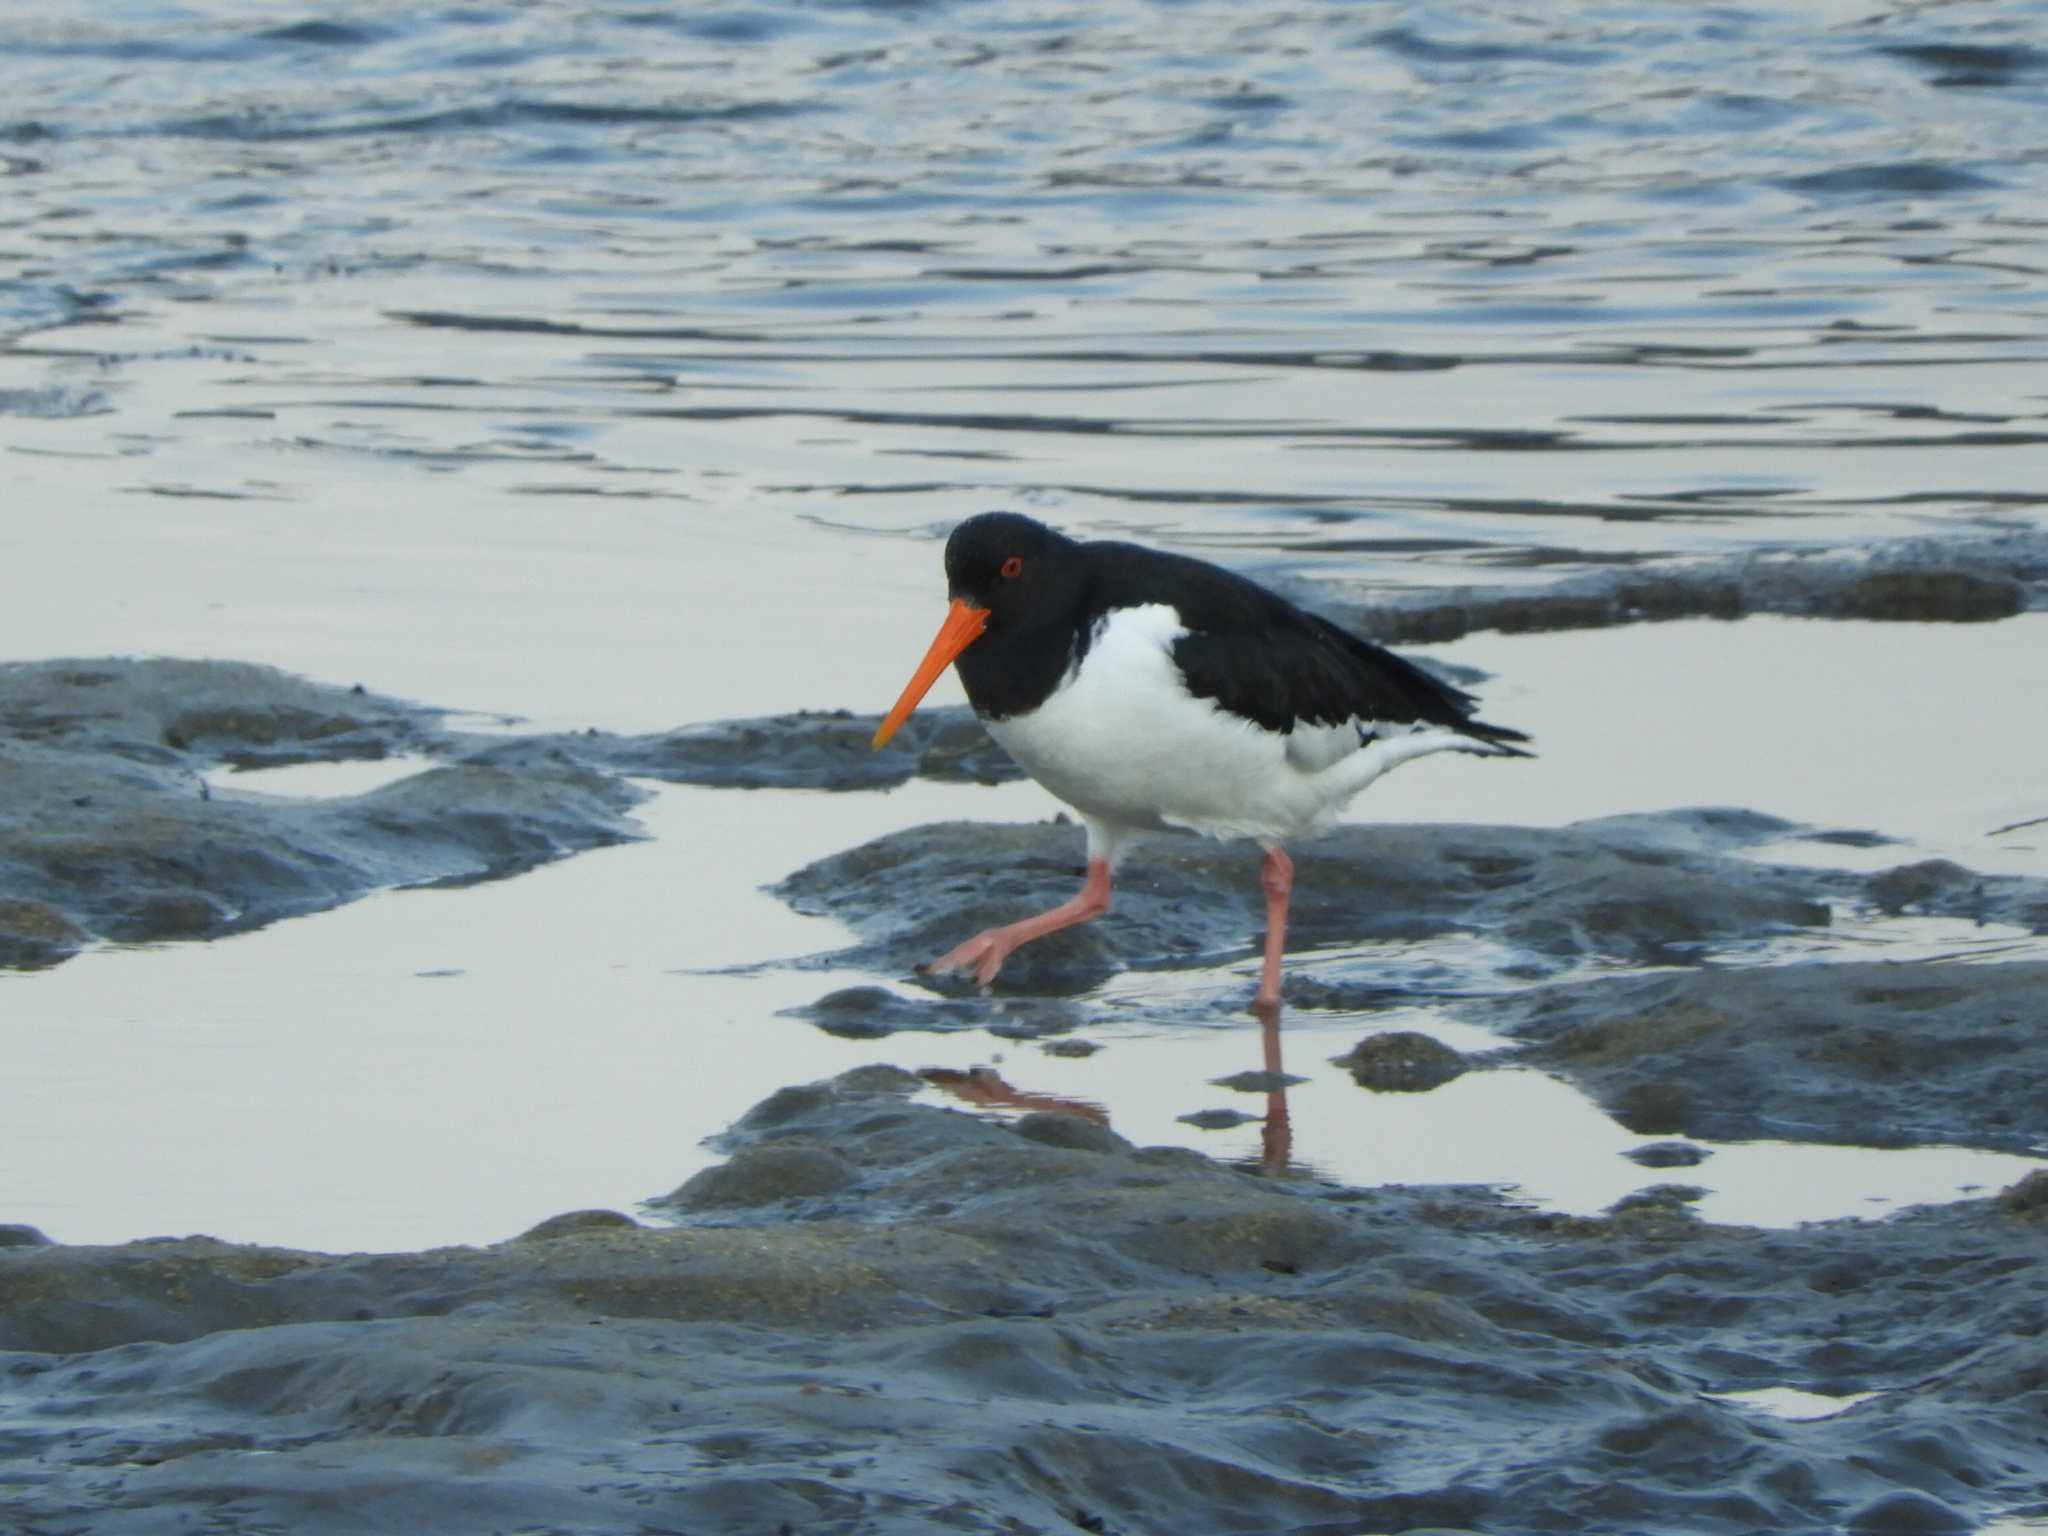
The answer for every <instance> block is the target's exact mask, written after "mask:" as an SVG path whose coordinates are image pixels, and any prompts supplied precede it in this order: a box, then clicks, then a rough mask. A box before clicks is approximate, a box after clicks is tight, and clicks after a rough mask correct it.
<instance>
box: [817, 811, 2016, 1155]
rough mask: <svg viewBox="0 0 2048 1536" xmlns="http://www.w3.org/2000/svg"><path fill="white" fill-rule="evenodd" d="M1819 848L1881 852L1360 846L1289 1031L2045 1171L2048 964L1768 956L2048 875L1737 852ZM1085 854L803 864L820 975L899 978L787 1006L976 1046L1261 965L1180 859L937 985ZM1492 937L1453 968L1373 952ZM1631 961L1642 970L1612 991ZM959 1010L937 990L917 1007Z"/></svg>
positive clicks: (1648, 826) (1387, 1075) (1328, 894)
mask: <svg viewBox="0 0 2048 1536" xmlns="http://www.w3.org/2000/svg"><path fill="white" fill-rule="evenodd" d="M1793 836H1803V837H1806V838H1809V839H1812V840H1816V841H1821V842H1826V841H1828V840H1830V839H1833V840H1836V841H1840V842H1845V843H1848V844H1851V845H1855V846H1870V845H1872V844H1873V843H1875V844H1877V845H1881V844H1882V839H1881V838H1874V837H1873V836H1872V835H1870V834H1867V833H1863V832H1857V831H1848V832H1829V831H1827V830H1825V829H1813V828H1802V827H1799V826H1796V825H1794V824H1792V823H1789V822H1785V821H1782V820H1779V819H1777V818H1775V817H1769V816H1763V815H1759V814H1757V813H1754V812H1745V811H1732V810H1691V811H1676V812H1670V813H1665V814H1658V815H1630V816H1617V817H1606V818H1600V819H1597V820H1593V821H1585V822H1579V823H1576V824H1574V825H1571V826H1566V827H1560V828H1526V827H1486V826H1427V825H1419V826H1387V827H1374V826H1353V827H1345V828H1340V829H1338V830H1337V831H1335V832H1333V833H1331V834H1328V835H1327V836H1324V837H1320V838H1315V839H1308V840H1304V841H1303V842H1301V843H1300V844H1299V845H1298V846H1297V847H1296V849H1295V853H1296V885H1295V896H1294V909H1293V914H1292V921H1291V922H1290V926H1289V934H1290V938H1289V944H1290V949H1291V950H1292V951H1293V952H1294V953H1295V954H1296V955H1297V957H1299V956H1301V955H1303V954H1305V953H1306V952H1308V951H1311V950H1313V949H1315V948H1316V947H1317V946H1321V945H1330V946H1338V947H1339V948H1340V949H1342V948H1345V947H1354V948H1355V953H1352V954H1350V955H1349V956H1345V957H1340V958H1338V959H1336V960H1335V961H1330V960H1322V961H1319V962H1318V963H1317V964H1316V965H1315V966H1314V968H1313V970H1312V971H1308V972H1307V973H1306V974H1305V973H1304V971H1305V968H1304V967H1303V966H1301V965H1298V964H1297V965H1296V966H1295V968H1294V971H1293V973H1292V974H1290V975H1289V976H1288V977H1287V978H1286V981H1285V1000H1286V1003H1287V1006H1288V1007H1289V1008H1290V1009H1291V1010H1293V1011H1295V1012H1297V1013H1300V1012H1312V1011H1317V1010H1343V1011H1346V1012H1354V1013H1359V1014H1362V1015H1366V1016H1368V1017H1369V1016H1370V1015H1371V1014H1373V1013H1375V1012H1380V1011H1383V1010H1386V1009H1389V1008H1403V1009H1408V1008H1414V1007H1416V1006H1418V1005H1422V1006H1438V1007H1443V1008H1445V1009H1446V1010H1447V1011H1448V1014H1449V1016H1450V1017H1453V1018H1456V1019H1459V1020H1461V1021H1463V1022H1467V1023H1474V1024H1479V1025H1482V1026H1484V1027H1485V1028H1487V1029H1489V1030H1492V1031H1493V1032H1495V1033H1496V1034H1498V1035H1499V1036H1500V1037H1501V1047H1500V1049H1499V1050H1497V1051H1491V1052H1485V1053H1482V1054H1480V1055H1478V1056H1476V1057H1475V1056H1468V1055H1465V1054H1462V1053H1460V1052H1456V1051H1452V1050H1450V1049H1449V1048H1448V1047H1445V1046H1443V1045H1441V1044H1440V1043H1438V1042H1436V1041H1434V1040H1432V1039H1430V1038H1429V1037H1427V1036H1426V1035H1417V1034H1415V1033H1414V1032H1412V1031H1395V1032H1389V1033H1386V1034H1382V1035H1377V1036H1372V1037H1369V1038H1368V1039H1367V1040H1365V1041H1363V1042H1361V1044H1360V1046H1359V1047H1358V1048H1357V1049H1356V1050H1355V1051H1354V1052H1353V1053H1352V1054H1351V1055H1350V1056H1348V1057H1346V1058H1342V1064H1343V1065H1344V1066H1345V1067H1346V1068H1347V1069H1349V1070H1350V1071H1351V1072H1352V1074H1353V1075H1354V1077H1355V1078H1356V1079H1357V1080H1358V1081H1359V1083H1360V1084H1361V1085H1362V1086H1365V1087H1368V1088H1371V1089H1373V1090H1374V1091H1382V1092H1385V1091H1423V1090H1426V1089H1428V1088H1431V1087H1435V1086H1437V1085H1439V1084H1441V1083H1442V1082H1446V1081H1449V1080H1450V1079H1451V1078H1453V1077H1455V1076H1457V1075H1459V1074H1460V1073H1461V1072H1463V1071H1466V1070H1468V1069H1470V1068H1472V1067H1474V1066H1485V1067H1502V1066H1533V1067H1537V1068H1540V1069H1542V1070H1544V1071H1547V1072H1550V1073H1552V1074H1554V1075H1557V1076H1560V1077H1563V1078H1566V1079H1568V1080H1569V1081H1571V1082H1573V1083H1574V1084H1576V1085H1577V1086H1579V1087H1580V1088H1581V1089H1582V1090H1583V1091H1585V1092H1586V1093H1588V1094H1589V1095H1590V1096H1591V1097H1593V1098H1594V1099H1595V1100H1596V1101H1597V1102H1598V1103H1600V1104H1601V1105H1602V1106H1603V1107H1604V1108H1606V1109H1607V1110H1608V1111H1609V1112H1610V1113H1611V1114H1613V1115H1614V1117H1615V1118H1616V1119H1617V1120H1618V1121H1619V1122H1620V1123H1622V1124H1623V1125H1625V1126H1626V1127H1627V1128H1629V1129H1630V1130H1633V1131H1637V1132H1639V1133H1642V1134H1646V1135H1663V1134H1684V1135H1691V1136H1699V1137H1703V1138H1708V1139H1716V1140H1739V1139H1752V1138H1759V1137H1763V1138H1774V1139H1791V1140H1799V1141H1816V1142H1829V1143H1839V1144H1845V1145H1860V1146H1907V1145H1928V1144H1944V1145H1955V1146H1973V1147H1982V1148H1986V1149H1990V1150H1999V1151H2010V1152H2019V1153H2039V1152H2040V1151H2041V1150H2042V1149H2043V1147H2044V1145H2048V1114H2044V1111H2043V1104H2042V1100H2041V1098H2040V1095H2039V1093H2038V1091H2037V1089H2036V1088H2032V1087H2029V1086H2028V1085H2029V1084H2034V1085H2038V1084H2039V1083H2041V1082H2043V1081H2048V964H2041V963H2028V962H2024V961H2018V960H2015V961H2011V962H2008V963H2004V964H1995V965H1964V964H1938V963H1920V964H1909V963H1899V962H1862V963H1856V962H1847V961H1843V960H1840V959H1837V958H1827V959H1815V960H1807V961H1798V960H1794V959H1784V960H1782V961H1781V963H1768V962H1770V961H1771V960H1772V959H1773V958H1774V957H1773V956H1772V955H1771V954H1770V953H1769V952H1768V951H1769V947H1770V946H1772V945H1773V944H1775V943H1777V942H1779V941H1782V940H1784V939H1786V938H1787V937H1789V936H1796V935H1798V934H1800V933H1802V932H1805V933H1816V932H1821V931H1824V930H1826V929H1827V928H1828V927H1829V925H1830V924H1831V923H1832V922H1834V921H1835V920H1836V917H1837V915H1838V914H1840V915H1843V916H1845V917H1856V916H1869V915H1872V914H1891V915H1897V914H1900V913H1905V912H1910V913H1913V914H1917V915H1923V916H1942V917H1955V918H1963V919H1967V920H1969V921H1970V922H1972V923H1977V924H1983V923H1992V922H1996V923H2000V924H2004V925H2007V926H2009V927H2014V928H2022V929H2025V930H2026V931H2027V932H2029V933H2032V934H2044V933H2048V882H2044V881H2041V880H2038V879H2031V878H2027V877H2021V876H1984V875H1979V874H1976V873H1974V872H1972V871H1969V870H1966V869H1963V868H1962V867H1961V866H1959V865H1956V864H1952V863H1949V862H1947V861H1925V862H1920V863H1912V864H1905V865H1900V866H1895V867H1893V868H1891V869H1886V870H1880V871H1877V872H1874V873H1866V872H1859V871H1849V870H1830V869H1816V868H1807V867H1799V866H1776V865H1772V864H1769V863H1767V862H1763V861H1761V860H1759V859H1758V858H1756V857H1754V856H1746V855H1745V850H1753V849H1755V848H1757V847H1758V846H1759V845H1762V844H1767V843H1772V842H1777V841H1780V840H1782V839H1785V838H1789V837H1793ZM1080 857H1081V833H1080V830H1079V829H1078V828H1076V827H1071V826H1065V825H1061V824H1057V823H1046V824H1038V825H1008V826H996V827H991V826H988V825H983V824H944V825H935V826H924V827H916V828H912V829H910V830H908V831H904V832H900V833H895V834H892V835H890V836H887V837H883V838H880V839H877V840H875V841H874V842H871V843H868V844H865V845H863V846H862V847H859V848H856V849H853V850H850V851H849V852H846V853H843V854H838V855H834V856H833V857H831V858H828V859H824V860H821V861H819V862H818V863H816V864H813V865H811V866H809V867H807V868H805V869H803V870H799V871H797V872H796V873H795V874H793V875H791V876H790V877H789V878H788V879H787V880H786V881H784V882H783V883H782V884H781V885H780V886H779V887H777V889H778V890H779V892H780V893H781V894H782V895H783V896H784V897H785V899H787V900H789V901H790V902H791V903H792V904H794V905H795V906H796V907H798V908H799V909H800V910H803V911H807V912H818V913H824V914H829V915H831V916H833V917H836V918H838V919H840V920H841V921H843V922H845V923H846V924H847V925H848V926H849V927H851V928H852V929H853V931H854V933H855V934H856V935H857V937H858V940H859V941H858V942H857V943H856V944H854V945H853V946H852V947H850V948H848V949H845V950H841V951H836V952H833V953H831V954H829V955H825V956H820V957H815V961H814V963H819V964H827V965H831V966H834V967H841V966H856V967H861V968H865V969H870V970H875V971H879V972H882V973H884V974H888V973H894V974H895V975H897V976H898V977H899V978H900V979H901V981H902V982H903V983H906V984H908V986H909V988H910V989H911V990H908V991H900V992H892V991H890V990H888V989H886V988H883V987H879V986H868V987H857V988H842V989H840V990H839V991H836V992H833V993H831V994H828V995H827V996H825V997H823V998H821V999H820V1000H819V1001H818V1002H817V1003H815V1004H813V1005H811V1006H810V1007H809V1008H806V1009H800V1010H795V1011H796V1012H797V1013H798V1014H799V1015H800V1016H802V1017H806V1018H809V1019H811V1020H812V1021H813V1022H814V1023H816V1024H817V1025H818V1026H819V1027H820V1028H823V1029H825V1030H827V1031H829V1032H832V1033H837V1034H846V1035H856V1036H880V1035H885V1034H888V1033H891V1032H893V1031H896V1030H899V1029H908V1030H934V1031H950V1030H958V1029H967V1028H973V1027H975V1026H976V1025H977V1023H978V1024H979V1025H980V1027H982V1028H985V1029H988V1030H990V1032H992V1033H996V1034H999V1035H1004V1036H1008V1037H1012V1038H1033V1037H1036V1036H1039V1035H1046V1034H1059V1033H1064V1032H1067V1031H1071V1030H1074V1029H1079V1028H1082V1027H1085V1026H1086V1025H1087V1024H1088V1023H1089V1022H1090V1021H1091V1019H1093V1018H1095V1017H1098V1016H1099V1015H1098V1013H1097V1011H1096V1010H1095V1009H1094V1008H1093V1007H1091V1005H1089V1004H1086V1003H1084V1002H1082V1001H1081V996H1082V994H1084V993H1087V992H1089V991H1090V990H1092V989H1094V988H1096V987H1098V986H1099V985H1100V984H1101V983H1102V982H1104V981H1105V980H1107V979H1108V978H1110V977H1111V976H1113V975H1115V974H1116V973H1118V972H1119V971H1122V970H1125V969H1133V970H1139V971H1145V970H1160V971H1164V970H1174V969H1193V968H1205V967H1213V966H1215V965H1217V964H1218V963H1219V962H1220V961H1226V960H1240V959H1246V958H1248V957H1250V956H1251V955H1252V954H1254V953H1255V946H1256V945H1257V944H1258V943H1259V941H1260V938H1261V935H1262V932H1263V922H1264V914H1263V907H1262V898H1261V895H1260V890H1259V887H1258V883H1257V880H1256V878H1255V868H1254V864H1255V861H1254V860H1253V859H1252V858H1250V857H1249V856H1247V855H1246V854H1245V853H1244V851H1243V850H1242V849H1241V848H1234V847H1232V846H1230V845H1227V844H1217V843H1213V842H1208V841H1204V840H1200V839H1195V838H1177V837H1161V838H1158V839H1155V840H1153V841H1152V842H1150V843H1148V844H1147V845H1146V847H1145V848H1143V849H1142V850H1140V852H1139V853H1138V854H1136V855H1134V856H1133V857H1132V858H1131V859H1130V860H1129V861H1128V863H1127V864H1126V865H1125V866H1124V868H1123V870H1122V871H1120V875H1119V886H1118V892H1117V896H1116V902H1115V905H1113V906H1112V908H1111V910H1110V911H1109V912H1108V913H1107V914H1106V915H1104V916H1103V917H1101V918H1099V919H1097V920H1096V921H1095V922H1093V923H1091V924H1089V925H1087V926H1086V927H1083V928H1080V929H1074V930H1068V931H1067V932H1064V933H1060V934H1056V935H1053V936H1052V937H1050V938H1047V939H1044V940H1041V941H1039V942H1038V943H1036V944H1033V945H1031V946H1028V947H1026V948H1025V949H1023V950H1020V951H1019V952H1018V953H1017V955H1016V956H1015V957H1014V958H1013V959H1012V961H1011V962H1010V964H1009V965H1007V966H1006V967H1005V968H1004V971H1003V974H1002V975H1001V976H999V977H998V978H997V980H996V983H995V986H994V987H993V988H992V989H991V990H990V991H989V992H988V993H986V994H977V993H976V992H975V991H974V989H973V988H972V987H971V986H970V985H968V984H967V983H964V982H962V981H960V980H959V979H958V978H954V977H941V978H929V977H926V976H924V975H923V974H922V973H921V972H920V971H919V970H918V969H917V967H918V966H919V965H920V963H921V962H923V961H925V960H928V959H929V958H930V957H931V956H933V955H936V954H940V953H943V952H944V950H945V949H947V948H949V947H951V945H953V944H954V943H957V942H958V941H959V939H960V938H961V937H963V936H965V935H967V934H970V933H973V932H975V931H976V930H978V929H979V928H981V927H984V926H988V925H990V924H995V923H1001V922H1008V921H1012V920H1014V919H1015V918H1017V917H1020V916H1022V915H1024V914H1026V913H1028V912H1031V911H1034V910H1040V909H1043V908H1045V907H1047V906H1050V905H1052V904H1053V903H1054V902H1057V901H1059V900H1062V899H1064V898H1065V897H1066V896H1067V895H1069V894H1071V892H1072V889H1073V888H1074V886H1075V884H1076V883H1077V882H1078V880H1079V877H1080ZM1446 935H1462V936H1466V937H1468V938H1471V939H1473V940H1476V941H1480V943H1481V945H1482V947H1481V948H1479V949H1478V950H1477V951H1476V952H1472V951H1468V952H1467V953H1466V954H1465V955H1464V956H1463V957H1462V963H1460V964H1459V965H1457V966H1455V967H1453V966H1449V965H1445V964H1441V963H1432V962H1429V961H1426V960H1425V961H1422V962H1420V963H1417V962H1415V961H1413V960H1404V959H1400V958H1396V959H1394V960H1391V961H1390V960H1389V959H1388V958H1386V957H1385V956H1382V955H1380V954H1377V953H1375V952H1374V950H1373V945H1374V943H1375V942H1377V941H1403V942H1404V944H1412V943H1413V941H1417V940H1428V939H1433V938H1440V937H1443V936H1446ZM1617 967H1628V968H1629V971H1630V973H1629V974H1626V975H1616V974H1615V970H1616V968H1617ZM922 994H939V995H922ZM1247 1001H1248V990H1247V987H1246V986H1241V985H1239V984H1238V983H1237V982H1236V981H1235V979H1234V978H1230V977H1219V978H1218V984H1217V986H1216V987H1214V988H1213V989H1210V991H1209V993H1208V995H1206V996H1202V997H1190V996H1188V995H1186V993H1185V992H1184V991H1182V992H1177V993H1174V994H1173V995H1171V996H1170V997H1168V998H1167V999H1165V1000H1161V1001H1146V1000H1144V999H1142V998H1135V999H1134V998H1119V999H1118V1000H1117V1002H1116V1003H1115V1005H1114V1009H1113V1012H1114V1014H1115V1015H1116V1017H1117V1018H1119V1019H1121V1020H1124V1021H1126V1022H1128V1021H1130V1020H1133V1019H1143V1020H1149V1021H1150V1022H1152V1023H1154V1024H1157V1025H1163V1026H1168V1025H1173V1024H1190V1023H1197V1022H1218V1021H1221V1020H1225V1019H1227V1018H1229V1017H1231V1016H1234V1015H1238V1014H1240V1013H1241V1011H1242V1010H1243V1009H1244V1008H1245V1006H1246V1003H1247Z"/></svg>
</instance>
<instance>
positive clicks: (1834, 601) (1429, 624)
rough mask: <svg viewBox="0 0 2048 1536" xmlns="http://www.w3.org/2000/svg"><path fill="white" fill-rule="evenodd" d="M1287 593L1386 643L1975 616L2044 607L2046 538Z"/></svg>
mask: <svg viewBox="0 0 2048 1536" xmlns="http://www.w3.org/2000/svg"><path fill="white" fill-rule="evenodd" d="M1294 595H1295V596H1296V597H1297V598H1299V599H1300V600H1302V601H1305V602H1307V603H1309V604H1311V605H1313V606H1316V607H1318V608H1320V609H1322V610H1323V611H1324V612H1326V613H1328V614H1329V616H1330V617H1332V618H1333V619H1336V620H1337V621H1338V622H1339V623H1341V624H1344V625H1345V626H1346V627H1348V628H1351V629H1354V630H1356V631H1357V632H1358V633H1360V634H1364V635H1367V636H1369V637H1370V638H1372V639H1374V640H1378V641H1381V642H1382V643H1385V644H1391V645H1399V644H1414V643H1420V642H1425V641H1442V640H1454V639H1457V638H1458V637H1459V636H1461V635H1466V634H1470V633H1473V632H1474V631H1479V630H1498V631H1501V632H1503V633H1510V634H1513V633H1527V632H1532V631H1540V630H1560V629H1591V628H1604V627H1607V626H1610V625H1616V624H1632V623H1640V622H1645V621H1649V622H1654V621H1657V620H1663V619H1683V618H1714V619H1736V618H1741V617H1743V616H1744V615H1747V614H1753V613H1771V614H1784V615H1789V616H1792V617H1798V618H1830V619H1874V620H1882V621H1896V622H1908V623H1930V622H1931V623H1980V622H1984V621H1987V620H1994V619H2002V618H2009V617H2011V616H2012V615H2013V614H2016V613H2020V612H2022V611H2024V610H2026V609H2027V608H2029V607H2041V606H2044V605H2048V534H2044V533H2042V532H2040V531H2038V530H2033V529H2015V530H2010V531H2007V532H2003V533H1999V534H1994V535H1989V536H1984V537H1978V538H1943V539H1906V540H1900V541H1897V542H1894V543H1890V544H1885V545H1880V546H1876V547H1874V548H1870V549H1866V550H1862V551H1858V552H1857V553H1856V554H1854V555H1844V554H1841V553H1839V552H1837V551H1834V550H1832V549H1819V550H1812V551H1806V552H1799V551H1792V552H1787V551H1783V550H1770V551H1757V552H1751V553H1747V554H1742V555H1736V556H1733V557H1730V558H1728V559H1725V560H1719V561H1715V560H1694V559H1686V560H1674V561H1671V562H1668V563H1630V564H1622V565H1617V566H1612V567H1608V568H1605V569H1601V570H1596V571H1590V572H1584V573H1580V574H1575V575H1572V576H1568V577H1565V578H1562V579H1560V580H1558V581H1554V582H1552V583H1551V584H1550V585H1548V586H1540V587H1531V586H1527V585H1523V584H1520V583H1517V584H1514V585H1496V586H1492V587H1468V588H1453V589H1439V590H1433V591H1412V592H1393V593H1389V592H1386V591H1382V590H1374V591H1372V592H1370V593H1367V594H1356V595H1355V594H1352V593H1348V592H1346V591H1344V590H1343V589H1341V588H1334V589H1333V588H1331V587H1328V586H1316V587H1310V586H1307V585H1305V584H1299V585H1297V587H1296V588H1295V591H1294Z"/></svg>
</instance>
